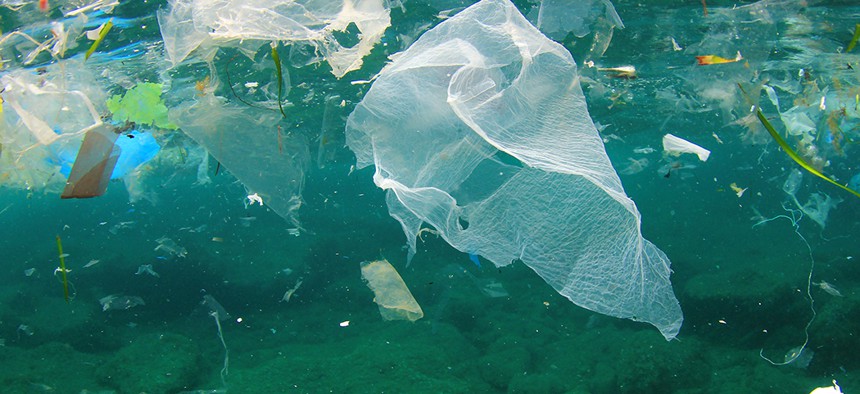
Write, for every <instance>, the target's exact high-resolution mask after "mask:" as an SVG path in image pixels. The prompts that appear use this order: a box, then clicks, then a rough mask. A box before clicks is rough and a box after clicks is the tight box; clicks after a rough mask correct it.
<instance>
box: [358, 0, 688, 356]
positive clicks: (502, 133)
mask: <svg viewBox="0 0 860 394" xmlns="http://www.w3.org/2000/svg"><path fill="white" fill-rule="evenodd" d="M440 65H444V67H441V66H440ZM579 78H580V77H579V74H578V72H577V67H576V64H575V63H574V61H573V59H572V58H571V55H570V52H569V51H568V50H567V49H565V48H564V47H562V46H561V45H559V44H557V43H555V42H553V41H551V40H549V39H548V38H546V37H545V36H543V35H542V34H541V33H540V31H538V30H537V29H535V28H534V26H532V25H531V24H530V23H529V22H528V21H527V20H526V19H525V18H524V17H523V16H522V14H520V13H519V11H518V10H517V9H516V7H515V6H514V5H513V4H512V3H510V2H509V1H505V0H484V1H481V2H478V3H476V4H474V5H472V6H470V7H469V8H467V9H465V10H463V11H462V12H460V13H458V14H457V15H455V16H453V17H451V18H449V19H446V20H444V21H442V22H441V23H439V24H438V25H437V26H436V27H434V28H433V29H431V30H430V31H428V32H426V33H424V35H422V36H421V37H420V38H419V39H418V41H416V42H415V43H414V44H412V46H410V47H409V49H407V50H406V51H405V52H403V53H400V54H398V55H397V56H396V57H395V58H394V60H393V62H391V63H390V64H388V65H387V66H386V67H385V68H384V69H383V70H382V71H381V72H380V73H379V75H378V77H377V78H376V80H375V81H374V82H373V85H372V86H371V88H370V91H368V93H367V94H366V95H365V96H364V99H363V100H362V101H361V103H359V104H358V105H357V106H356V108H355V110H354V111H353V113H352V114H351V115H350V117H349V120H348V122H347V130H346V138H347V144H348V146H349V147H350V148H351V149H352V151H353V152H354V153H355V155H356V157H357V162H358V164H357V167H359V168H361V167H366V166H369V165H371V164H372V165H374V166H375V168H376V172H375V174H374V177H373V179H374V182H375V183H376V185H377V186H379V187H380V188H382V189H385V190H387V191H388V195H387V202H388V209H389V214H390V215H391V216H392V217H394V218H396V219H397V220H399V221H400V223H401V225H402V228H403V230H404V232H405V234H406V236H407V244H408V245H409V255H410V256H411V255H413V254H414V253H415V250H416V246H415V245H416V237H417V233H418V231H419V229H420V228H421V226H422V224H423V223H425V222H426V223H427V224H429V225H430V226H431V227H433V228H435V229H436V230H437V231H439V233H440V235H441V236H442V238H444V239H445V241H447V242H448V243H449V244H451V245H452V246H453V247H455V248H457V249H458V250H460V251H462V252H466V253H476V254H479V255H480V256H481V257H483V258H485V259H487V260H489V261H491V262H493V263H494V264H495V265H496V266H504V265H508V264H510V263H511V262H512V261H513V260H515V259H519V260H521V261H522V262H523V263H525V264H526V265H528V266H529V267H530V268H532V269H533V270H534V271H535V272H537V273H538V275H540V276H541V277H542V278H543V279H544V280H545V281H546V282H547V283H549V284H550V285H551V286H552V287H553V288H554V289H555V290H556V291H558V292H559V293H560V294H562V295H564V296H565V297H567V298H568V299H570V300H571V301H573V302H574V303H576V304H578V305H580V306H583V307H585V308H588V309H591V310H594V311H597V312H599V313H604V314H607V315H611V316H616V317H621V318H632V319H635V320H637V321H644V322H649V323H651V324H653V325H654V326H656V327H657V328H658V329H659V330H660V332H661V333H662V334H663V335H664V336H665V337H666V338H667V339H671V338H674V337H675V335H676V334H677V333H678V330H679V329H680V326H681V322H682V320H683V317H682V314H681V308H680V305H679V304H678V301H677V300H676V298H675V296H674V294H673V291H672V288H671V283H670V282H669V275H670V269H669V259H668V258H667V257H666V255H665V254H663V252H661V251H660V250H659V249H658V248H657V247H656V246H654V245H653V244H652V243H650V242H648V241H647V240H645V239H644V238H643V237H642V234H641V232H640V229H639V223H640V220H641V217H640V215H639V212H638V210H637V209H636V206H635V204H634V203H633V201H632V200H630V198H628V197H627V196H626V194H625V193H624V190H623V188H622V186H621V182H620V179H619V178H618V175H617V174H616V172H615V170H614V169H613V168H612V164H611V163H610V161H609V158H608V156H607V154H606V151H605V148H604V145H603V142H602V140H601V138H600V135H599V133H598V131H597V129H596V128H595V126H594V123H593V122H592V120H591V118H590V116H589V115H588V110H587V105H586V100H585V97H584V95H583V93H582V90H581V87H580V83H579V82H580V79H579ZM405 87H406V88H405ZM547 190H552V191H553V192H552V193H548V192H547ZM538 223H539V224H540V225H537V224H538ZM560 234H561V235H560ZM548 250H552V251H553V253H551V254H548V253H547V251H548ZM586 251H588V253H585V252H586ZM643 288H647V289H648V291H643V290H642V289H643ZM607 289H611V290H607ZM633 294H635V296H631V295H633Z"/></svg>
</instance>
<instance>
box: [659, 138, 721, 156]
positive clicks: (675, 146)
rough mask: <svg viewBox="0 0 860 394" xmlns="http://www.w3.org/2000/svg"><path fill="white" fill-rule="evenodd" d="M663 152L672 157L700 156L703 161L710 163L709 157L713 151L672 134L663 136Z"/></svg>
mask: <svg viewBox="0 0 860 394" xmlns="http://www.w3.org/2000/svg"><path fill="white" fill-rule="evenodd" d="M663 150H664V151H665V152H666V153H668V154H670V155H672V156H680V155H681V154H682V153H692V154H694V155H696V156H698V157H699V160H701V161H708V157H709V156H710V155H711V151H709V150H707V149H705V148H702V147H701V146H698V145H696V144H694V143H692V142H690V141H687V140H685V139H683V138H679V137H676V136H674V135H672V134H666V135H664V136H663Z"/></svg>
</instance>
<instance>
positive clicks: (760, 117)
mask: <svg viewBox="0 0 860 394" xmlns="http://www.w3.org/2000/svg"><path fill="white" fill-rule="evenodd" d="M756 116H757V117H758V120H759V121H761V124H762V125H763V126H764V128H765V129H767V132H768V133H769V134H770V136H771V137H773V139H774V141H776V143H777V144H779V146H780V147H781V148H782V150H784V151H785V153H786V154H788V157H791V159H792V160H794V161H795V162H797V164H800V166H801V167H803V169H804V170H806V171H809V173H810V174H812V175H815V176H817V177H819V178H821V179H824V180H825V181H827V182H830V183H832V184H834V185H836V186H838V187H839V188H841V189H843V190H845V191H847V192H848V193H851V194H853V195H855V196H857V197H860V193H858V192H857V191H856V190H854V189H851V188H849V187H848V186H845V185H843V184H841V183H839V182H836V181H834V180H833V179H832V178H830V177H829V176H827V175H824V174H822V173H821V172H820V171H818V170H816V169H815V167H813V166H812V165H810V164H809V163H807V162H806V160H803V158H802V157H800V155H799V154H797V152H796V151H795V150H794V149H791V147H790V146H788V143H787V142H785V140H784V139H782V137H781V136H780V135H779V133H777V132H776V130H775V129H774V128H773V125H771V124H770V121H768V120H767V118H766V117H765V116H764V114H762V113H761V110H760V109H758V107H756Z"/></svg>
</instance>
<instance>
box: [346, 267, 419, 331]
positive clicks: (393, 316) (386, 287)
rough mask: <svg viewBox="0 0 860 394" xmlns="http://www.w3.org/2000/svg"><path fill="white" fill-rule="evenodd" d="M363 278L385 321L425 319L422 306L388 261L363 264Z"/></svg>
mask: <svg viewBox="0 0 860 394" xmlns="http://www.w3.org/2000/svg"><path fill="white" fill-rule="evenodd" d="M361 277H362V278H364V280H365V281H366V282H367V287H370V289H371V290H373V294H374V295H375V297H374V299H373V302H375V303H376V304H377V305H379V313H380V314H381V315H382V318H383V319H385V320H409V321H416V320H418V319H420V318H422V317H424V311H422V310H421V306H420V305H418V302H417V301H415V298H414V297H412V292H410V291H409V288H408V287H406V283H404V282H403V278H401V277H400V274H398V273H397V270H395V269H394V267H392V266H391V264H389V263H388V260H384V259H383V260H377V261H371V262H367V261H365V262H363V263H361Z"/></svg>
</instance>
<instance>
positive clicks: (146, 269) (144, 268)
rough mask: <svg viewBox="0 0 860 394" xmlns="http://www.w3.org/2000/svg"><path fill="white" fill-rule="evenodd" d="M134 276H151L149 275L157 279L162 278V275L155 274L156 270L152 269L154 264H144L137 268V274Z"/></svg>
mask: <svg viewBox="0 0 860 394" xmlns="http://www.w3.org/2000/svg"><path fill="white" fill-rule="evenodd" d="M134 274H135V275H140V274H149V275H152V276H154V277H156V278H159V277H161V275H158V273H157V272H155V270H154V269H152V264H144V265H141V266H140V267H137V272H135V273H134Z"/></svg>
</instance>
